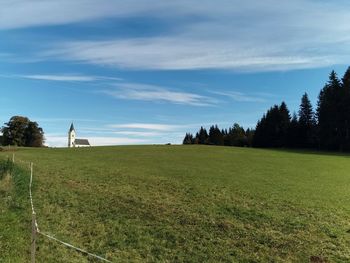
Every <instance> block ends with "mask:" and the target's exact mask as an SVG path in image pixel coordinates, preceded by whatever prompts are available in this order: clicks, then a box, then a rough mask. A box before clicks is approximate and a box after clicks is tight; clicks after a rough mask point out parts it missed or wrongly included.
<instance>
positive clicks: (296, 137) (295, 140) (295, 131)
mask: <svg viewBox="0 0 350 263" xmlns="http://www.w3.org/2000/svg"><path fill="white" fill-rule="evenodd" d="M287 138H288V142H287V146H288V147H291V148H297V147H300V141H301V140H300V131H299V121H298V117H297V115H296V113H295V112H294V113H293V116H292V119H291V121H290V124H289V127H288V136H287Z"/></svg>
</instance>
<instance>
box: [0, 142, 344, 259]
mask: <svg viewBox="0 0 350 263" xmlns="http://www.w3.org/2000/svg"><path fill="white" fill-rule="evenodd" d="M7 154H9V153H8V152H3V153H0V157H1V156H2V157H4V156H5V155H7ZM16 159H19V160H23V161H33V162H34V163H35V166H34V189H33V190H34V193H33V195H34V202H35V206H36V210H37V215H38V216H37V219H38V222H39V226H40V228H41V230H42V231H44V232H47V233H50V234H53V235H54V236H56V237H58V238H60V239H62V240H65V241H67V242H70V243H72V244H75V245H77V246H79V247H82V248H84V249H87V250H88V251H91V252H94V253H97V254H100V255H102V256H104V257H106V258H108V259H110V260H111V261H113V262H156V261H160V262H310V259H311V261H312V262H323V261H324V262H349V261H350V156H347V155H333V154H313V153H310V152H286V151H275V150H259V149H247V148H233V147H232V148H231V147H230V148H229V147H209V146H123V147H98V148H88V149H19V150H17V151H16ZM16 174H18V175H16V176H15V178H14V180H11V179H10V178H4V179H2V180H1V181H0V198H1V200H2V202H0V211H1V214H0V262H11V263H12V262H25V261H28V259H29V247H30V238H29V237H30V204H29V200H28V197H27V196H28V189H27V182H28V181H29V175H28V173H24V172H23V171H20V170H18V169H17V171H16ZM3 200H5V201H3ZM322 260H323V261H322ZM37 261H38V262H39V263H41V262H95V261H94V260H92V259H89V258H87V257H86V256H84V255H81V254H79V253H76V252H74V251H72V250H70V249H66V248H64V247H63V246H61V245H59V244H57V243H54V242H51V241H49V240H46V239H44V238H43V237H39V240H38V253H37ZM96 262H97V261H96Z"/></svg>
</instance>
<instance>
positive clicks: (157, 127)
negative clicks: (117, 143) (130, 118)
mask: <svg viewBox="0 0 350 263" xmlns="http://www.w3.org/2000/svg"><path fill="white" fill-rule="evenodd" d="M108 127H110V128H122V129H139V130H152V131H174V130H177V129H179V128H181V127H182V126H181V125H172V124H160V123H123V124H110V125H108Z"/></svg>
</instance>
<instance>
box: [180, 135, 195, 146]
mask: <svg viewBox="0 0 350 263" xmlns="http://www.w3.org/2000/svg"><path fill="white" fill-rule="evenodd" d="M193 143H194V138H193V135H192V134H191V133H186V135H185V138H184V139H183V142H182V144H193Z"/></svg>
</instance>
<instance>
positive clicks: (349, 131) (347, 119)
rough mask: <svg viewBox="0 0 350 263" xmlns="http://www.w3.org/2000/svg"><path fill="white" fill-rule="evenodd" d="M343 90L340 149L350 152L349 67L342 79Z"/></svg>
mask: <svg viewBox="0 0 350 263" xmlns="http://www.w3.org/2000/svg"><path fill="white" fill-rule="evenodd" d="M342 84H343V90H342V93H343V94H342V98H341V99H342V102H341V105H342V106H341V111H342V123H343V129H342V137H343V141H342V147H343V150H346V151H349V150H350V67H349V68H348V69H347V70H346V72H345V74H344V76H343V78H342Z"/></svg>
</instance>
